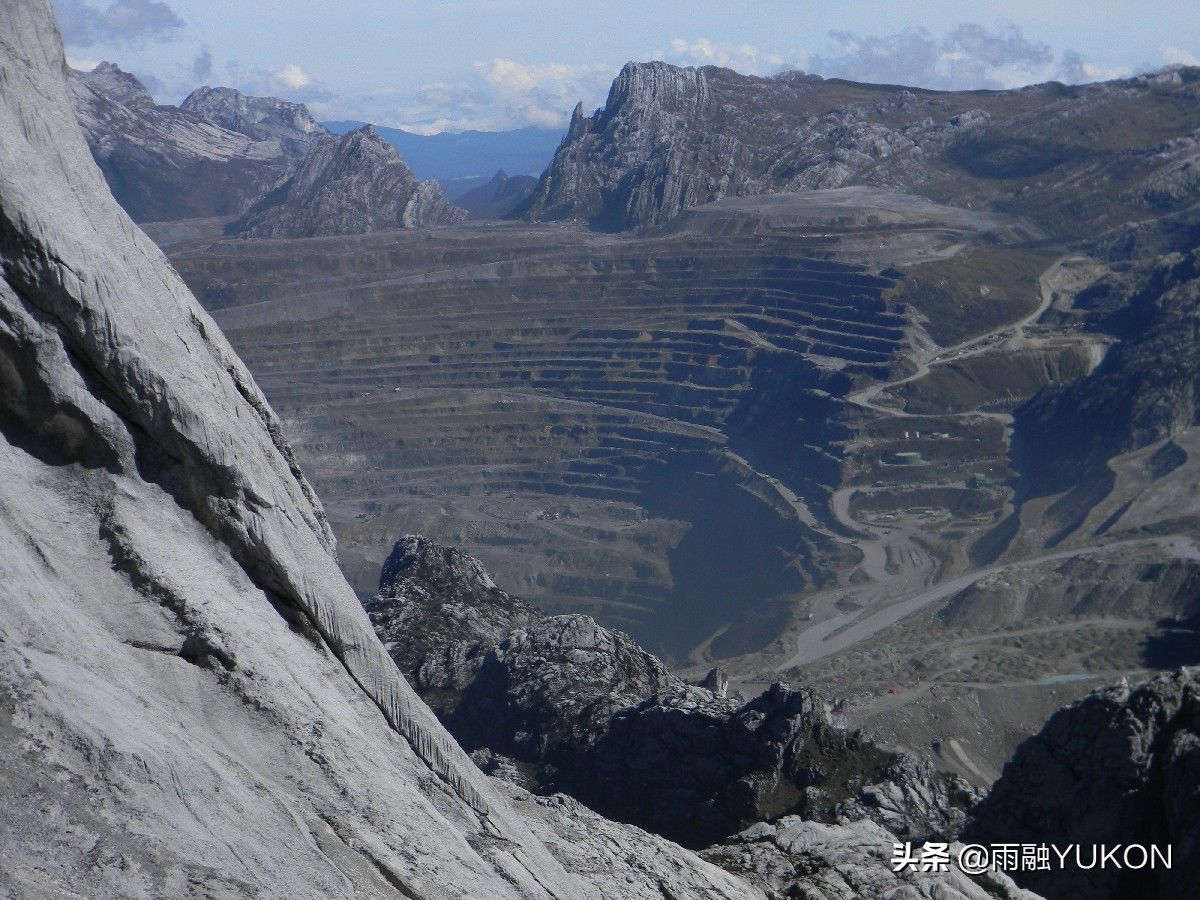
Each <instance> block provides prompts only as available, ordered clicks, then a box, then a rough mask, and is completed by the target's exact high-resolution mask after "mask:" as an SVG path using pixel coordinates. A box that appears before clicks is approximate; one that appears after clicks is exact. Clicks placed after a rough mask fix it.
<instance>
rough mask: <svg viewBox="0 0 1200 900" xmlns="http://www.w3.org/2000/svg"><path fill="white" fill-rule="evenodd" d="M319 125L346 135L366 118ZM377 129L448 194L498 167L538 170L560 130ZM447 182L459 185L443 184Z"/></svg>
mask: <svg viewBox="0 0 1200 900" xmlns="http://www.w3.org/2000/svg"><path fill="white" fill-rule="evenodd" d="M321 124H323V125H324V126H325V127H326V128H328V129H329V130H330V131H332V132H333V133H334V134H345V133H346V132H348V131H353V130H354V129H355V128H361V127H362V126H363V125H364V124H365V123H363V122H354V121H343V122H322V123H321ZM376 131H378V132H379V134H380V136H381V137H382V138H383V139H384V140H386V141H387V142H388V143H390V144H391V145H392V146H393V147H395V148H396V149H397V150H399V151H400V155H401V156H403V157H404V161H405V162H406V163H408V167H409V168H410V169H412V172H413V174H414V175H415V176H416V177H417V178H420V179H426V178H436V179H437V180H438V181H440V182H442V185H443V187H444V188H445V189H446V193H447V195H448V196H453V189H454V188H455V187H458V190H459V191H466V190H469V189H471V188H473V187H477V186H479V185H482V184H486V183H487V182H488V180H489V179H490V178H491V177H492V175H493V174H494V173H495V172H496V171H497V170H498V169H503V170H504V171H505V172H508V173H510V174H511V175H541V174H542V171H543V170H544V169H545V168H546V166H547V165H549V163H550V160H551V159H553V158H554V151H555V150H557V149H558V143H559V141H561V140H562V135H563V133H562V132H561V131H559V130H556V129H547V128H518V129H516V130H515V131H463V132H460V133H458V134H449V133H446V134H433V135H421V134H413V133H412V132H409V131H404V130H402V129H400V128H386V127H384V126H382V125H377V126H376ZM452 181H453V182H459V183H460V185H461V186H457V185H451V184H447V182H452Z"/></svg>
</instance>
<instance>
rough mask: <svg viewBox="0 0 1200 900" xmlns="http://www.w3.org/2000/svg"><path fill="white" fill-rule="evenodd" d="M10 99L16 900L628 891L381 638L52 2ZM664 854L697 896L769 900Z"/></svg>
mask: <svg viewBox="0 0 1200 900" xmlns="http://www.w3.org/2000/svg"><path fill="white" fill-rule="evenodd" d="M0 84H2V85H3V90H0V485H3V488H2V490H0V541H3V544H4V547H5V552H4V553H3V554H0V585H3V587H2V588H0V592H2V597H3V603H2V608H3V610H4V614H3V616H2V617H0V847H2V848H3V851H2V856H3V865H2V866H0V893H2V894H5V895H6V896H7V895H15V896H21V897H61V896H68V895H69V896H88V897H186V896H206V897H289V898H293V897H302V898H308V897H312V898H317V897H322V898H323V897H344V896H363V897H406V898H413V897H420V898H426V900H432V898H463V897H474V898H493V897H497V898H498V897H527V898H546V897H558V898H575V897H596V896H611V895H613V890H614V889H610V888H607V887H606V888H605V889H604V890H601V889H600V888H599V887H597V886H596V885H595V884H594V883H593V878H592V877H591V875H589V877H586V878H579V877H576V876H575V875H574V874H572V873H568V872H567V871H565V870H564V868H563V866H562V865H561V864H560V863H559V862H558V861H557V860H556V859H555V858H554V856H553V855H552V854H551V853H550V852H549V851H548V849H547V848H546V846H545V844H544V843H543V842H542V841H541V840H539V839H538V837H536V836H535V835H534V834H533V833H532V832H531V831H530V829H529V827H528V826H527V825H526V824H525V822H524V820H523V819H522V818H521V817H520V816H519V815H518V814H517V812H516V811H515V810H514V809H513V805H512V802H511V801H510V799H509V798H508V797H506V796H503V795H502V794H500V793H498V792H497V791H496V790H495V789H494V787H493V785H492V783H491V782H490V781H489V780H488V779H487V778H486V777H485V776H483V775H482V773H480V772H479V771H478V769H477V768H476V767H475V766H474V765H473V764H472V763H471V761H470V760H469V759H468V758H467V756H466V755H465V754H464V753H463V752H462V751H461V750H460V749H459V748H458V746H457V745H456V744H455V743H454V742H453V740H452V739H451V738H450V737H449V736H448V735H447V734H446V732H445V731H444V730H443V729H442V727H441V726H440V724H439V723H438V722H437V720H436V719H435V718H434V717H433V715H432V714H431V713H430V712H429V710H428V709H427V708H426V707H425V705H424V704H423V703H421V701H420V700H419V699H418V698H417V697H416V696H415V695H414V694H413V692H412V690H411V689H410V688H409V687H408V686H407V684H406V683H405V682H404V680H403V679H402V678H401V677H400V675H399V673H398V672H397V671H396V668H395V665H394V664H393V663H392V662H391V660H390V659H389V658H388V656H387V654H386V652H385V651H384V649H383V647H382V645H381V644H380V643H379V642H378V640H377V639H376V638H375V636H374V633H373V631H372V629H371V626H370V623H369V622H368V620H367V618H366V615H365V613H364V612H363V610H362V608H361V606H360V605H359V603H358V602H357V600H356V598H355V596H354V594H353V592H352V591H351V590H350V588H349V586H348V585H347V584H346V582H345V579H344V578H343V577H342V576H341V574H340V573H339V572H338V569H337V566H336V563H335V559H334V555H333V540H332V536H331V533H330V531H329V527H328V525H327V523H326V521H325V518H324V515H323V513H322V510H321V506H320V504H319V502H318V501H317V499H316V498H315V496H314V495H313V493H312V491H311V489H310V488H309V486H308V484H307V482H306V481H305V479H304V477H303V476H302V475H301V474H300V472H299V469H298V467H297V466H296V463H295V461H294V459H293V457H292V454H291V451H290V449H289V448H288V446H287V445H286V444H285V443H284V441H283V440H282V438H281V436H280V428H279V424H278V421H277V420H276V418H275V416H274V414H273V413H272V412H271V410H270V408H269V407H268V406H267V404H266V402H265V400H264V399H263V397H262V395H261V394H260V393H259V391H258V389H257V387H256V386H255V384H254V382H253V380H252V379H251V378H250V376H249V374H248V373H247V372H246V370H245V368H244V367H243V366H242V364H241V363H240V361H239V360H238V359H237V357H236V356H235V355H234V353H233V352H232V350H231V349H230V348H229V346H228V344H227V343H226V342H225V340H224V338H223V337H222V336H221V334H220V332H219V331H218V329H217V328H216V327H215V326H214V325H213V323H212V321H211V319H209V318H208V316H207V315H206V314H205V313H204V312H203V311H202V310H201V308H200V307H199V306H198V304H197V303H196V301H195V299H194V298H193V297H192V296H191V295H190V294H189V292H188V291H187V289H186V288H185V287H184V285H183V283H182V282H181V281H180V279H179V278H178V276H177V275H176V274H175V273H174V272H173V271H172V269H171V268H170V266H169V265H168V264H167V263H166V261H165V259H164V258H163V257H162V255H161V253H160V252H159V251H158V250H157V248H155V247H154V245H153V244H152V243H151V242H150V241H149V239H147V238H146V237H145V235H143V234H142V233H141V232H140V231H139V230H138V229H137V228H136V227H135V226H134V225H133V223H132V222H131V221H130V220H129V218H128V217H127V216H126V215H125V214H124V213H122V212H121V210H120V209H119V208H118V206H117V205H116V202H115V201H114V200H113V198H112V196H111V195H110V193H109V191H108V189H107V187H106V186H105V184H104V181H103V179H102V176H101V174H100V172H99V170H98V169H97V168H96V166H95V164H94V163H93V161H92V158H91V156H90V154H89V152H88V149H87V147H86V145H85V143H84V140H83V138H82V135H81V133H80V131H79V128H78V125H77V124H76V121H75V119H74V116H73V115H72V111H71V106H70V100H69V96H68V87H67V82H66V66H65V63H64V60H63V50H62V44H61V39H60V36H59V33H58V31H57V29H56V27H55V25H54V20H53V16H52V13H51V11H50V7H49V4H48V2H45V0H33V2H29V0H19V2H18V0H2V2H0ZM539 827H540V826H539ZM613 828H619V826H613ZM592 839H595V840H602V839H606V838H604V836H603V833H602V831H601V830H600V829H599V828H597V829H592V830H588V829H586V828H583V829H582V830H581V831H580V832H579V837H578V840H579V841H581V842H583V843H584V844H585V845H586V842H587V841H588V840H592ZM662 852H663V854H664V855H666V856H670V857H672V858H673V860H674V862H673V863H672V865H671V867H670V869H671V871H675V870H677V869H679V868H681V867H689V866H690V867H692V868H693V869H694V876H693V878H692V881H691V885H692V887H691V888H689V892H688V893H687V894H686V896H694V897H705V898H709V897H712V898H716V897H730V898H732V897H757V896H760V895H759V894H758V892H757V891H756V890H755V889H753V888H751V887H749V886H748V885H745V884H744V883H742V882H740V881H738V880H737V879H735V878H733V877H732V876H729V875H726V874H724V873H721V872H719V871H717V870H715V869H713V868H712V867H710V866H707V865H705V864H702V863H700V862H699V861H698V860H697V859H696V858H695V857H694V856H692V855H691V854H688V853H687V852H686V851H684V850H681V849H679V848H677V847H670V846H666V845H664V846H663V848H662ZM656 866H657V863H655V862H653V861H647V863H646V865H645V866H643V867H642V870H643V871H642V879H643V881H642V882H637V880H636V879H635V885H634V886H635V888H636V890H635V891H634V892H633V893H634V894H635V895H636V894H638V892H640V893H641V894H645V893H646V890H644V886H645V885H655V884H657V878H658V876H657V874H655V873H656ZM664 871H665V870H664ZM593 874H594V877H595V878H596V879H603V878H604V877H606V876H605V875H604V873H602V872H595V873H593ZM605 891H607V893H605Z"/></svg>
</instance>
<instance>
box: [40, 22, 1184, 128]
mask: <svg viewBox="0 0 1200 900" xmlns="http://www.w3.org/2000/svg"><path fill="white" fill-rule="evenodd" d="M53 2H54V5H55V8H56V10H57V11H58V14H59V19H60V23H61V25H62V29H63V33H64V38H65V40H66V43H67V55H68V58H69V59H70V60H71V62H72V64H74V65H76V66H77V67H90V66H91V65H94V64H95V63H96V62H98V61H100V60H110V61H113V62H116V63H118V64H119V65H121V66H122V68H125V69H128V70H130V71H132V72H134V73H136V74H137V75H138V76H139V77H141V78H142V79H143V80H144V81H145V82H146V83H147V86H148V87H149V88H150V89H151V92H152V93H154V95H155V96H156V97H157V98H158V100H159V101H160V102H178V101H179V100H180V99H182V98H183V97H184V96H185V95H186V94H187V93H188V91H190V90H191V89H192V88H194V87H197V86H199V85H201V84H214V85H215V84H224V85H230V86H233V87H238V88H241V89H243V90H246V91H249V92H252V93H261V94H273V95H277V96H284V97H287V98H289V99H295V100H302V101H304V102H306V103H308V104H309V105H310V106H311V107H312V108H313V110H314V112H315V113H316V114H317V115H318V117H319V118H322V119H336V118H356V119H363V120H367V121H372V122H376V123H379V124H383V125H392V126H398V127H403V128H408V129H409V130H413V131H417V132H421V133H432V132H436V131H442V130H462V129H464V128H477V129H481V130H498V129H505V128H517V127H522V126H525V125H537V126H542V127H550V128H559V127H561V126H562V125H563V124H564V123H565V121H566V117H567V115H568V113H569V112H570V109H571V107H573V106H574V105H575V103H576V101H578V100H583V101H584V105H585V106H586V107H588V108H589V109H591V108H593V107H595V106H598V105H600V104H602V103H603V100H604V97H605V94H606V92H607V89H608V85H609V82H610V81H611V80H612V77H613V75H614V74H615V73H616V72H617V70H618V69H619V68H620V67H621V65H622V64H623V63H625V62H626V61H627V60H631V59H635V60H645V59H653V58H656V59H665V60H667V61H669V62H675V63H681V64H687V65H705V64H715V65H726V66H729V67H730V68H733V69H736V70H738V71H740V72H746V73H751V74H763V75H765V74H772V73H774V72H778V71H781V70H784V69H803V70H805V71H809V72H816V73H817V74H820V75H825V76H839V77H845V78H854V79H857V80H862V81H888V82H901V83H905V84H914V85H919V86H923V87H937V88H972V87H1014V86H1017V85H1020V84H1028V83H1031V82H1035V81H1045V80H1050V79H1058V80H1061V81H1069V82H1080V81H1094V80H1100V79H1105V78H1111V77H1117V76H1121V75H1126V74H1132V73H1137V72H1141V71H1147V70H1150V69H1156V68H1159V67H1161V66H1164V65H1167V64H1171V63H1187V64H1200V4H1198V3H1197V2H1196V0H1186V2H1185V0H1180V2H1176V0H1149V2H1147V0H1137V2H1134V0H1091V2H1072V0H1060V2H1058V3H1046V2H1044V0H1039V2H1030V0H1010V2H1008V3H1006V4H1004V6H1003V9H1004V13H1005V18H1003V19H997V18H996V16H995V13H994V10H995V9H996V8H997V6H996V5H995V4H970V3H961V2H959V3H954V2H946V0H914V2H895V0H892V2H874V0H871V2H867V0H863V2H853V0H850V2H847V0H840V2H834V0H795V2H783V0H776V2H769V0H760V2H744V0H743V2H739V0H724V2H709V0H689V2H683V0H636V2H634V0H608V2H592V3H578V2H566V0H491V2H457V0H444V2H429V0H426V2H411V0H337V2H330V0H287V2H284V0H253V2H246V0H236V2H235V0H53Z"/></svg>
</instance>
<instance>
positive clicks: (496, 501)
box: [175, 228, 911, 659]
mask: <svg viewBox="0 0 1200 900" xmlns="http://www.w3.org/2000/svg"><path fill="white" fill-rule="evenodd" d="M434 234H435V235H436V239H434V238H433V237H431V238H430V239H427V240H422V241H416V240H415V239H413V238H412V237H411V236H377V237H375V238H360V239H338V240H319V241H304V242H286V241H244V242H224V243H218V244H216V245H214V246H212V247H211V248H209V249H207V250H205V251H203V252H196V251H185V252H182V253H181V254H180V255H179V256H178V257H177V258H176V259H175V262H176V265H177V266H178V267H179V269H180V271H181V274H183V276H184V278H185V280H187V282H188V283H189V285H190V286H191V287H192V288H193V289H194V290H195V291H196V292H197V295H198V296H200V297H201V298H203V300H204V302H205V303H206V304H209V305H210V308H212V309H213V311H214V314H215V315H216V316H217V318H218V320H219V321H220V323H221V325H222V327H223V328H225V329H226V330H227V332H228V334H229V336H230V339H231V341H232V342H233V343H234V345H235V346H236V347H237V348H238V350H239V352H240V353H241V354H242V356H243V358H244V359H246V361H247V364H248V365H249V366H250V367H251V369H252V370H253V371H254V372H255V375H256V378H257V380H258V381H259V383H260V384H261V385H262V386H263V388H264V390H265V391H266V392H267V394H268V396H269V397H270V398H271V401H272V403H273V404H274V405H275V407H276V408H277V409H279V410H280V411H281V415H282V417H283V419H284V421H285V423H286V425H287V427H288V429H289V433H290V434H291V436H292V437H293V440H294V442H295V444H296V445H297V447H298V449H299V452H300V454H301V457H302V461H303V464H304V466H305V468H306V470H307V471H308V472H309V473H310V474H311V475H312V477H313V480H314V482H315V483H316V485H317V487H318V490H320V491H321V495H322V496H323V497H325V498H326V506H327V508H328V509H329V512H330V517H331V521H332V522H333V524H334V527H335V530H337V531H338V533H339V538H340V545H341V548H342V563H343V566H344V567H345V568H346V569H347V574H348V575H349V577H350V578H351V581H352V582H353V583H354V585H355V587H356V589H357V590H358V591H359V592H360V594H369V593H370V592H371V591H373V590H374V588H375V579H376V578H377V573H378V566H379V565H380V563H381V562H382V558H383V555H385V554H386V552H387V548H388V547H390V545H391V542H392V541H393V540H394V539H395V536H396V534H397V533H402V532H405V531H418V530H427V531H432V532H433V534H434V535H435V536H437V537H439V538H441V539H443V540H447V541H450V542H455V543H459V544H461V545H463V546H464V548H465V549H468V550H469V551H471V552H472V553H475V554H477V555H479V556H480V557H481V558H483V559H484V561H485V562H486V563H487V564H488V565H489V567H491V568H492V569H493V570H494V571H496V572H497V577H498V578H500V579H501V580H503V581H504V582H505V583H506V584H508V585H510V586H512V588H513V589H514V590H515V591H517V592H518V593H522V594H525V595H526V596H527V597H529V598H530V599H532V600H534V601H535V602H540V603H542V604H543V605H546V606H547V607H548V608H550V609H553V610H556V611H559V610H568V609H570V610H573V611H583V612H588V613H591V614H593V615H596V616H597V617H598V618H599V619H600V620H601V621H602V622H605V623H606V624H610V625H615V626H617V627H620V628H623V629H625V630H628V631H630V632H631V633H633V634H634V635H635V636H636V637H637V638H639V640H641V641H642V642H643V643H645V644H646V645H647V646H648V647H650V648H652V649H655V650H658V651H659V652H662V653H664V654H665V655H667V656H670V657H673V658H677V659H678V658H681V657H682V656H683V655H684V654H686V653H687V651H688V650H690V649H691V648H692V647H693V646H695V644H696V643H699V642H700V641H703V640H704V639H705V638H707V637H709V636H711V635H712V634H713V633H714V632H715V631H716V630H717V629H719V628H720V627H721V626H722V625H724V624H726V623H728V622H730V621H731V620H733V619H737V618H739V617H743V616H748V617H749V618H750V619H751V620H753V621H755V622H758V623H760V625H761V623H762V622H764V621H770V622H774V623H780V622H782V621H783V618H781V616H782V615H783V613H782V612H781V609H783V606H782V605H781V604H780V603H779V602H778V601H785V600H786V599H787V598H789V597H794V596H796V595H797V594H798V593H801V592H804V591H808V590H812V589H813V588H818V587H824V586H827V585H828V584H829V583H830V576H829V575H828V572H829V571H831V566H840V565H842V564H844V563H845V562H846V560H844V559H843V557H844V556H845V555H846V553H847V552H848V551H847V550H846V549H845V547H844V546H843V545H840V544H837V543H835V542H833V541H832V540H830V539H829V538H828V537H827V536H826V535H822V534H821V533H820V532H819V531H817V530H814V527H813V525H814V524H817V525H831V524H832V523H830V522H829V521H828V520H829V516H828V513H827V512H825V508H826V505H827V498H828V495H829V492H830V490H831V489H832V488H834V487H835V486H836V485H837V484H838V483H839V480H840V478H841V468H840V466H841V463H840V460H839V459H838V458H837V455H836V454H837V450H836V448H835V449H833V450H832V451H831V450H830V449H828V448H830V447H831V446H834V445H836V443H837V442H838V441H840V440H843V439H844V438H845V437H846V436H847V431H846V428H845V426H844V425H843V424H842V420H843V418H844V415H845V405H844V404H843V403H842V402H841V401H839V400H838V399H837V397H839V396H843V395H844V394H845V393H846V392H847V391H848V390H849V388H850V386H851V385H852V384H853V383H854V382H855V380H856V379H857V378H862V377H884V376H886V375H888V374H890V373H892V372H894V371H895V369H896V366H897V359H898V355H899V353H900V352H901V351H902V350H903V349H904V348H905V347H906V346H907V341H908V329H909V328H910V327H911V321H910V318H911V314H910V312H909V310H908V309H907V308H906V307H905V306H904V305H903V304H896V303H892V302H889V301H887V300H886V299H884V296H883V295H884V292H885V291H886V290H887V289H888V288H889V287H890V286H891V285H892V283H893V281H892V279H891V278H889V277H884V276H879V275H876V274H873V273H872V272H870V271H867V270H864V269H863V268H861V267H859V266H855V265H849V264H844V263H839V262H836V261H833V260H830V259H824V258H818V257H816V256H813V255H810V254H811V252H812V251H811V248H807V247H806V246H804V245H803V244H797V243H796V242H795V241H792V240H789V239H773V238H770V237H764V236H763V235H753V236H750V237H747V238H745V239H744V240H739V239H736V238H735V239H730V238H722V239H720V240H719V241H713V240H710V239H708V238H706V237H703V236H700V237H698V236H694V235H684V236H675V237H670V238H661V239H653V240H644V241H633V240H629V239H612V238H608V237H601V236H594V235H592V236H586V235H585V236H583V237H581V236H580V235H579V234H578V233H571V232H569V231H567V232H565V234H564V231H563V230H562V229H557V228H555V229H531V230H527V231H526V232H524V233H523V236H515V235H514V234H513V233H511V232H508V231H506V230H504V229H498V230H497V233H496V234H494V235H485V236H482V237H480V236H479V232H478V231H474V232H469V231H467V230H454V229H451V230H447V231H444V232H436V233H434ZM464 235H465V236H464ZM472 240H473V241H474V243H472ZM504 257H507V258H504ZM293 266H294V267H293ZM823 448H825V449H823ZM730 454H732V455H733V456H734V457H737V458H740V459H741V460H744V461H745V464H746V466H748V468H746V467H745V466H738V465H731V463H730V459H731V457H730ZM771 479H778V483H779V484H781V485H783V486H784V487H785V488H786V489H787V490H788V491H790V492H792V493H793V494H794V495H796V496H797V497H799V498H800V501H801V502H802V503H803V504H804V505H805V506H807V508H808V512H809V513H810V514H811V516H812V518H813V520H815V522H814V521H810V522H809V523H806V522H804V521H802V520H801V518H802V517H801V516H800V515H798V514H797V512H796V510H794V509H792V508H791V507H790V506H789V505H788V504H787V503H785V502H782V501H781V499H780V494H779V490H778V488H777V487H775V486H773V485H772V483H771ZM684 493H687V494H690V495H692V496H693V497H694V499H693V500H692V501H691V502H690V503H685V502H683V501H682V500H681V499H680V498H679V497H677V496H675V494H684ZM564 504H565V506H566V507H569V509H568V510H567V515H566V517H565V518H562V519H553V518H552V515H553V514H552V512H550V513H547V511H548V510H549V511H552V510H554V509H557V508H558V507H560V506H563V505H564ZM437 510H442V512H441V513H440V514H435V513H436V511H437ZM572 515H575V516H576V518H571V516H572ZM497 516H499V518H497ZM718 562H719V565H718ZM851 567H852V566H851ZM718 570H720V571H718ZM723 572H727V573H734V574H735V575H736V577H734V575H723V574H722V573H723ZM772 601H776V602H772ZM752 630H753V629H752ZM767 630H769V629H767ZM762 631H763V628H762V627H759V628H758V632H760V633H761V632H762ZM746 642H747V639H746V638H744V637H743V638H736V639H735V638H733V637H731V638H730V639H729V640H727V641H726V643H727V644H731V645H736V647H737V649H738V650H741V649H749V648H748V647H747V643H746Z"/></svg>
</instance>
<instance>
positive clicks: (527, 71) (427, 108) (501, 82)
mask: <svg viewBox="0 0 1200 900" xmlns="http://www.w3.org/2000/svg"><path fill="white" fill-rule="evenodd" d="M471 75H472V77H471V79H470V80H469V81H465V82H459V83H450V82H444V81H437V82H431V83H429V84H425V85H422V86H421V87H419V88H417V89H416V90H415V91H412V92H409V93H405V94H403V95H400V96H396V95H395V93H394V92H392V91H384V92H381V93H380V95H379V96H377V97H374V98H362V102H363V103H365V104H367V105H376V104H378V103H380V102H381V101H384V100H386V103H387V104H388V108H386V109H385V110H384V111H383V115H382V119H381V120H382V121H384V122H386V124H389V125H395V126H398V127H400V128H403V129H405V130H407V131H412V132H415V133H417V134H437V133H439V132H443V131H467V130H476V131H499V130H505V129H510V128H523V127H526V126H530V125H532V126H536V127H539V128H561V127H563V126H564V125H565V124H566V122H567V119H568V117H569V116H570V114H571V109H572V108H573V107H574V106H575V104H576V103H578V102H579V101H581V100H582V101H583V103H584V105H585V106H588V108H589V109H590V108H593V107H594V106H598V105H600V103H602V102H603V100H604V97H605V96H606V95H607V93H608V87H609V85H610V84H611V82H612V79H613V77H614V76H615V75H616V68H615V67H610V66H604V65H587V64H583V65H576V64H571V63H559V62H547V63H526V62H522V61H520V60H516V59H511V58H508V57H495V58H493V59H490V60H479V61H476V62H475V63H473V64H472V67H471ZM377 108H378V107H377Z"/></svg>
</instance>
